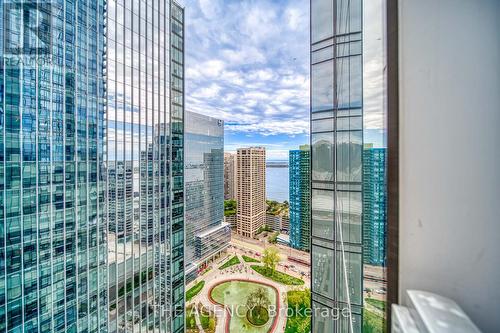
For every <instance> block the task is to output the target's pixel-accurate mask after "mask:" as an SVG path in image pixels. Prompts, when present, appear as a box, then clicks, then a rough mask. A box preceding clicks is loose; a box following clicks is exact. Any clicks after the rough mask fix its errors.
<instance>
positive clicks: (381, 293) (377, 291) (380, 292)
mask: <svg viewBox="0 0 500 333" xmlns="http://www.w3.org/2000/svg"><path fill="white" fill-rule="evenodd" d="M375 292H376V293H377V294H380V295H385V294H386V292H385V290H382V289H377V290H375Z"/></svg>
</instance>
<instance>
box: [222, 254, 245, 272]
mask: <svg viewBox="0 0 500 333" xmlns="http://www.w3.org/2000/svg"><path fill="white" fill-rule="evenodd" d="M239 263H240V259H238V256H234V257H232V258H231V259H229V260H228V261H226V262H225V263H224V264H223V265H222V266H220V267H219V269H220V270H223V269H226V268H228V267H231V266H234V265H238V264H239Z"/></svg>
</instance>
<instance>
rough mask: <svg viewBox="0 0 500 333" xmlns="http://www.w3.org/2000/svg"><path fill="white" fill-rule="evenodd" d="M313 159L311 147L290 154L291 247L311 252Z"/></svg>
mask: <svg viewBox="0 0 500 333" xmlns="http://www.w3.org/2000/svg"><path fill="white" fill-rule="evenodd" d="M310 164H311V159H310V152H309V146H308V145H304V146H301V147H300V150H291V151H290V153H289V168H290V169H289V188H290V245H291V246H292V247H293V248H296V249H299V250H303V251H309V249H310V244H309V243H310V240H311V215H310V214H311V212H310V209H311V183H310V182H311V167H310Z"/></svg>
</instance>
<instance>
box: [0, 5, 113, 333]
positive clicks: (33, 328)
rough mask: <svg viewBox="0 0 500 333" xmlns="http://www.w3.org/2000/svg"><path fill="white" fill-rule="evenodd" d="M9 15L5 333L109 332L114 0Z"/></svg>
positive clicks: (1, 228) (1, 271)
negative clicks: (107, 33) (108, 121)
mask: <svg viewBox="0 0 500 333" xmlns="http://www.w3.org/2000/svg"><path fill="white" fill-rule="evenodd" d="M0 12H1V13H2V20H1V23H0V25H1V26H0V40H1V42H0V43H2V45H0V49H1V52H2V57H1V65H0V184H1V191H0V209H1V211H0V332H6V331H8V332H23V331H24V332H37V331H38V332H77V331H78V332H102V331H106V327H107V320H108V318H107V315H106V314H107V306H108V305H107V302H106V301H107V297H106V295H107V291H108V290H107V284H106V282H105V281H106V277H107V274H106V271H107V265H106V257H107V240H106V232H107V231H106V223H105V219H104V214H105V202H104V197H105V189H106V186H105V182H104V175H103V162H104V156H103V151H104V150H103V147H104V135H105V131H104V122H103V119H104V112H105V100H104V98H103V97H104V94H103V91H104V78H103V67H104V52H105V39H104V23H105V17H104V13H105V11H104V1H103V0H96V1H88V2H87V1H79V2H76V1H61V0H60V1H50V2H49V1H38V2H34V1H25V2H21V1H15V2H14V1H12V2H11V1H2V3H1V4H0Z"/></svg>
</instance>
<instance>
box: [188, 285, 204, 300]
mask: <svg viewBox="0 0 500 333" xmlns="http://www.w3.org/2000/svg"><path fill="white" fill-rule="evenodd" d="M204 286H205V281H200V282H198V283H197V284H195V285H194V286H192V287H191V288H189V290H188V291H186V302H189V301H190V300H192V299H193V297H195V296H196V295H198V293H199V292H200V291H201V290H202V289H203V287H204Z"/></svg>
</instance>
